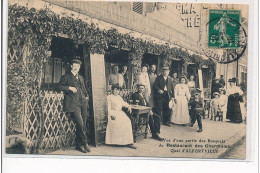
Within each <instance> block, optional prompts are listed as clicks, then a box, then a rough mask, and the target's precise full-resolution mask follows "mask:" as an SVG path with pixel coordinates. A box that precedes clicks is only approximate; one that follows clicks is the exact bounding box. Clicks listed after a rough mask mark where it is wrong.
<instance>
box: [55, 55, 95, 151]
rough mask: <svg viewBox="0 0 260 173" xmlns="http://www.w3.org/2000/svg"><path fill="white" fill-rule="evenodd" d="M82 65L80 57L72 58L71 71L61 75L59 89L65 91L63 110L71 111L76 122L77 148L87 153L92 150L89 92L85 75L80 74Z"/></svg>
mask: <svg viewBox="0 0 260 173" xmlns="http://www.w3.org/2000/svg"><path fill="white" fill-rule="evenodd" d="M80 65H81V61H80V60H79V59H73V60H72V62H71V72H70V73H68V74H65V75H64V76H62V77H61V79H60V82H59V84H58V86H57V89H58V90H59V91H63V92H64V100H63V111H65V112H70V115H71V118H72V120H73V121H74V123H75V124H76V139H75V144H76V149H77V150H79V151H81V152H83V153H86V152H87V151H88V152H90V148H89V146H88V143H87V137H86V131H85V130H86V116H87V109H86V108H87V101H88V93H87V90H86V88H85V84H84V79H83V77H82V76H80V75H79V74H78V72H79V69H80Z"/></svg>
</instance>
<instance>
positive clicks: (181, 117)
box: [105, 65, 203, 148]
mask: <svg viewBox="0 0 260 173" xmlns="http://www.w3.org/2000/svg"><path fill="white" fill-rule="evenodd" d="M169 72H170V69H169V67H163V72H162V74H161V75H159V76H157V74H156V66H155V65H151V68H150V73H148V66H147V65H143V66H142V69H141V72H140V74H139V75H138V77H137V83H136V84H135V86H136V88H137V90H136V92H135V93H133V94H132V96H131V98H130V100H132V103H133V104H135V105H136V104H138V105H140V106H149V107H152V110H151V111H150V112H149V113H148V116H149V127H150V130H151V133H152V138H153V139H156V140H159V141H161V140H163V139H162V138H161V137H160V136H159V134H160V123H161V119H162V122H163V125H166V126H171V125H170V123H175V124H190V123H191V122H192V123H193V124H194V123H195V121H196V120H197V119H198V121H200V120H201V119H199V117H200V116H198V115H201V114H200V112H199V113H197V112H198V111H197V110H198V109H201V105H203V102H201V98H200V97H198V98H199V100H197V99H194V101H193V102H192V111H193V113H194V114H196V115H195V116H194V117H192V121H191V120H190V112H189V108H188V101H189V100H190V98H191V95H190V92H189V86H188V85H187V84H186V83H187V82H188V80H187V79H186V77H185V76H182V77H181V78H180V79H178V78H177V73H173V77H170V76H169ZM193 79H194V76H193V77H191V80H190V81H189V82H190V87H191V88H194V87H195V82H194V80H193ZM111 89H112V94H111V95H109V96H108V125H107V131H106V142H105V143H106V144H113V145H126V146H128V147H130V148H135V146H134V145H133V135H132V125H131V120H130V118H129V117H128V116H127V114H126V113H125V112H124V111H122V107H126V108H128V110H129V112H131V106H130V105H129V104H128V103H127V102H125V101H124V100H123V99H122V97H121V96H119V90H120V85H119V84H113V85H112V87H111ZM197 92H201V91H197ZM197 95H200V94H197ZM170 102H174V109H173V110H172V111H170V107H169V103H170ZM202 109H203V108H202ZM123 121H125V123H123ZM199 124H201V121H200V123H199ZM200 131H202V126H200Z"/></svg>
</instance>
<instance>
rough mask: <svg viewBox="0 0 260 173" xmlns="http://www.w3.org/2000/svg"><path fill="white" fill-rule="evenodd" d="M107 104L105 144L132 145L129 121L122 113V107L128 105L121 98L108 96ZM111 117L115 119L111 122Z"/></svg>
mask: <svg viewBox="0 0 260 173" xmlns="http://www.w3.org/2000/svg"><path fill="white" fill-rule="evenodd" d="M107 102H108V124H107V129H106V141H105V143H106V144H116V145H127V144H133V131H132V124H131V120H130V119H129V118H128V116H127V115H126V114H125V113H124V112H123V111H122V107H128V106H129V105H128V104H127V103H126V102H125V101H124V100H123V99H122V97H121V96H119V95H117V96H115V95H109V96H108V97H107ZM111 115H113V116H115V117H116V119H115V120H112V119H111V117H110V116H111Z"/></svg>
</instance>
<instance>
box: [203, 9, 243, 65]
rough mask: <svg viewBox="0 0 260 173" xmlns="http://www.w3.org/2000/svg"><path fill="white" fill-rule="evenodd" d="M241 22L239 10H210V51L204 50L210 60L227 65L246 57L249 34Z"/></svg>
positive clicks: (208, 42) (208, 43) (208, 44)
mask: <svg viewBox="0 0 260 173" xmlns="http://www.w3.org/2000/svg"><path fill="white" fill-rule="evenodd" d="M240 20H241V19H240V11H238V10H214V9H210V10H209V22H208V23H207V25H208V41H207V46H208V49H205V50H203V52H204V53H205V55H206V56H207V57H208V58H211V59H212V60H214V61H215V62H217V63H221V64H227V63H231V62H233V61H236V60H238V59H239V58H240V57H242V56H243V55H244V53H245V51H246V48H247V33H246V29H245V28H244V27H243V26H242V24H241V23H240ZM220 50H221V51H220Z"/></svg>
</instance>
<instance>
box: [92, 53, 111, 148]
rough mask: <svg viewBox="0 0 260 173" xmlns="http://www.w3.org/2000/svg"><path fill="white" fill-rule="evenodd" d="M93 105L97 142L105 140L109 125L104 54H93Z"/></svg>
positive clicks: (97, 143)
mask: <svg viewBox="0 0 260 173" xmlns="http://www.w3.org/2000/svg"><path fill="white" fill-rule="evenodd" d="M90 68H91V80H92V87H91V88H92V100H93V102H92V104H93V105H92V106H93V114H94V129H95V144H96V145H99V144H101V143H104V142H105V135H106V134H105V132H106V126H107V93H106V79H105V78H106V76H105V61H104V55H100V54H91V55H90Z"/></svg>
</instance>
